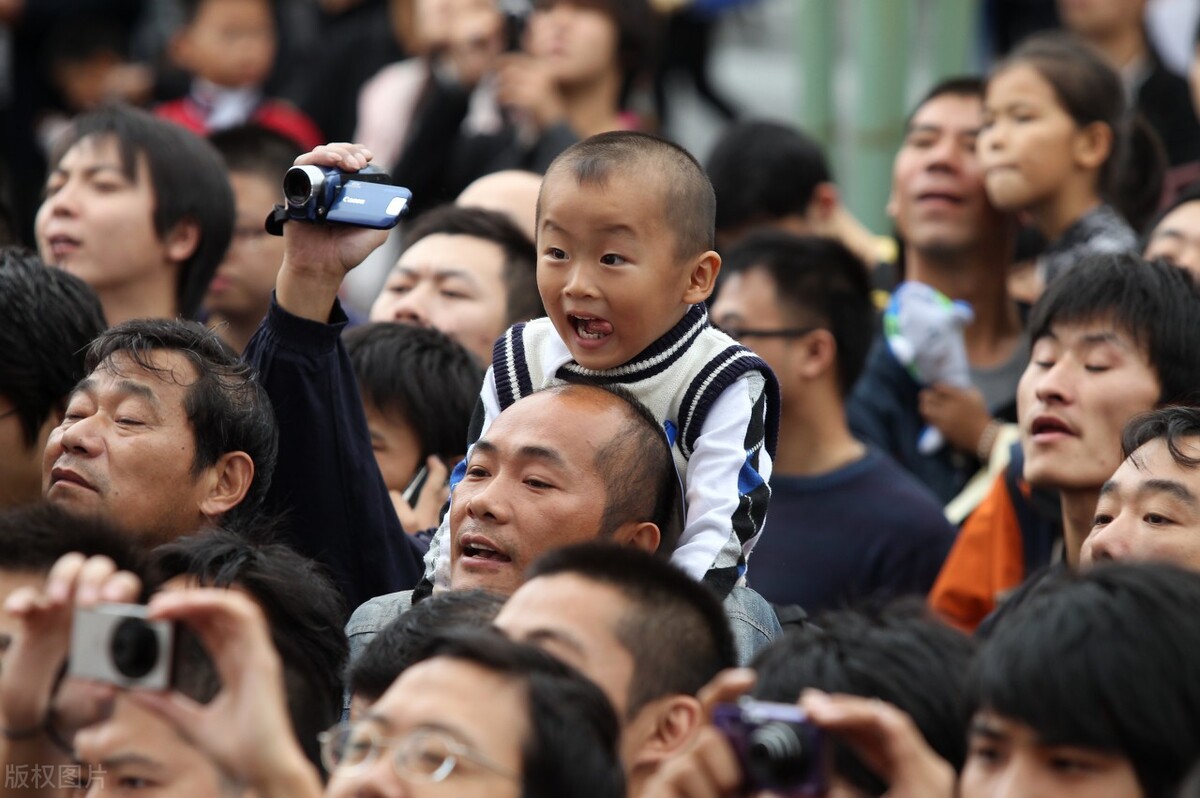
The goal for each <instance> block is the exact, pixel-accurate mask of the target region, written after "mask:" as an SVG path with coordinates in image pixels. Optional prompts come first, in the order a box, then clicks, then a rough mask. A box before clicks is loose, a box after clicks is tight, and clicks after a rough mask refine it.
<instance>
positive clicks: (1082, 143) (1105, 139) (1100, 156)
mask: <svg viewBox="0 0 1200 798" xmlns="http://www.w3.org/2000/svg"><path fill="white" fill-rule="evenodd" d="M1112 149H1113V131H1112V128H1111V127H1109V126H1108V125H1107V124H1106V123H1104V122H1092V123H1091V124H1090V125H1086V126H1084V127H1082V128H1080V129H1079V132H1077V133H1076V134H1075V146H1074V148H1073V154H1074V156H1075V163H1076V164H1078V165H1079V166H1081V167H1083V168H1084V169H1099V168H1100V167H1101V166H1103V165H1104V162H1105V161H1107V160H1108V157H1109V156H1110V155H1112Z"/></svg>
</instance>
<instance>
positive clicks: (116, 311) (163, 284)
mask: <svg viewBox="0 0 1200 798" xmlns="http://www.w3.org/2000/svg"><path fill="white" fill-rule="evenodd" d="M162 273H163V276H164V277H165V278H167V279H153V280H141V281H138V282H132V283H127V284H125V285H120V286H113V287H111V288H105V289H102V290H100V291H97V292H96V293H97V295H98V296H99V297H100V305H101V306H102V307H103V308H104V319H105V321H107V322H108V324H109V326H115V325H117V324H120V323H121V322H124V321H129V320H130V319H174V318H176V317H177V316H178V315H179V305H178V304H177V303H176V301H175V280H174V272H172V271H168V270H166V269H164V270H163V272H162Z"/></svg>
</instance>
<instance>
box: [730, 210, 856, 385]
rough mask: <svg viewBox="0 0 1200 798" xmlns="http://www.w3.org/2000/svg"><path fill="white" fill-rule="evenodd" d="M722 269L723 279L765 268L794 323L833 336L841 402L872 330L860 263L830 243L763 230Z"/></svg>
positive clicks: (837, 243) (732, 254) (732, 253)
mask: <svg viewBox="0 0 1200 798" xmlns="http://www.w3.org/2000/svg"><path fill="white" fill-rule="evenodd" d="M722 268H723V272H724V274H725V275H726V276H728V275H731V274H738V273H739V272H745V271H749V270H751V269H763V270H765V271H766V272H767V273H768V274H769V275H771V278H772V279H773V280H774V281H775V286H776V289H777V292H778V293H777V301H778V302H780V303H781V304H784V306H785V308H787V309H788V310H789V311H790V313H795V314H797V315H798V316H799V319H798V320H797V322H796V324H797V325H800V326H809V325H812V326H819V327H823V328H825V329H827V330H829V332H830V333H832V334H833V339H834V341H835V342H836V343H837V376H838V387H839V388H840V389H841V392H842V398H845V397H847V396H849V395H850V391H851V389H852V388H853V387H854V383H855V382H856V381H857V380H858V377H859V375H860V374H862V370H863V366H864V364H865V363H866V361H867V350H869V349H870V347H871V339H872V337H873V331H874V326H875V325H874V314H875V311H874V306H873V305H872V303H871V278H870V276H869V275H868V274H867V267H866V265H865V264H864V263H863V262H862V261H861V260H859V258H858V257H857V256H856V255H855V254H854V253H852V252H851V251H850V250H849V249H847V248H846V246H845V245H844V244H842V243H841V242H840V241H838V240H836V239H833V238H825V237H819V236H795V235H792V234H790V233H784V232H780V231H775V230H764V231H761V232H758V233H754V234H752V235H750V236H748V237H747V238H746V239H745V240H743V241H742V242H740V243H739V244H737V245H736V246H734V247H732V248H731V249H730V250H729V252H728V254H726V256H725V260H724V264H723V267H722ZM789 315H790V314H789Z"/></svg>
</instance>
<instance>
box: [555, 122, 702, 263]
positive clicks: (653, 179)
mask: <svg viewBox="0 0 1200 798" xmlns="http://www.w3.org/2000/svg"><path fill="white" fill-rule="evenodd" d="M559 171H562V172H564V173H566V174H568V175H571V176H573V177H574V178H575V181H576V182H577V184H578V185H580V186H584V185H597V186H604V185H605V184H606V183H607V182H608V181H609V180H610V179H612V178H613V177H615V176H616V175H621V176H623V177H624V178H626V179H632V180H636V181H638V182H639V183H640V184H641V185H642V186H643V187H644V188H645V190H647V191H657V192H658V201H659V203H660V205H661V210H662V218H663V220H664V221H665V222H666V224H667V227H668V228H669V229H670V230H671V232H672V234H674V236H675V252H676V255H677V256H678V257H680V258H691V257H692V256H694V255H699V254H700V253H702V252H705V251H706V250H710V249H712V248H713V240H714V236H715V232H714V231H715V225H716V213H717V210H716V206H717V198H716V194H715V193H714V192H713V187H712V183H710V182H709V180H708V175H707V174H705V172H704V168H703V167H702V166H700V163H699V162H698V161H697V160H696V159H695V158H694V157H693V156H692V154H691V153H690V152H688V151H687V150H685V149H684V148H683V147H680V146H679V145H678V144H675V143H673V142H670V141H667V140H666V139H664V138H660V137H658V136H652V135H650V134H649V133H638V132H636V131H630V130H616V131H611V132H609V133H599V134H597V135H595V136H591V137H590V138H586V139H584V140H583V141H580V142H578V143H576V144H573V145H571V146H570V147H568V148H567V149H566V150H564V151H563V152H562V153H561V154H560V155H559V156H558V157H557V158H555V159H554V161H553V162H552V163H551V164H550V166H549V168H548V169H546V177H547V178H548V177H550V176H551V175H552V174H554V173H556V172H559ZM545 192H546V180H545V179H543V180H542V189H541V191H540V192H539V193H538V204H537V218H538V223H539V227H540V225H541V218H542V196H543V195H544V194H545Z"/></svg>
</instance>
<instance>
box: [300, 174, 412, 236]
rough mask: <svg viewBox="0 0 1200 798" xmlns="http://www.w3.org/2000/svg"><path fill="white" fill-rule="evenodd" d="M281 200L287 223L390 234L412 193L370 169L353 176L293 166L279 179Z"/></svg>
mask: <svg viewBox="0 0 1200 798" xmlns="http://www.w3.org/2000/svg"><path fill="white" fill-rule="evenodd" d="M283 199H284V203H285V207H286V209H287V216H288V218H289V219H295V220H297V221H301V222H340V223H342V224H352V225H355V226H357V227H373V228H376V229H378V230H390V229H391V228H393V227H395V226H396V223H397V222H399V221H400V217H402V216H403V215H404V214H405V213H406V212H407V211H408V205H409V202H410V201H411V200H412V192H411V191H409V190H408V189H406V188H403V187H401V186H394V185H392V182H391V177H390V176H389V175H388V174H387V173H386V172H384V171H382V170H380V169H378V168H376V167H373V166H367V167H366V168H365V169H361V170H359V171H357V172H343V171H341V170H339V169H332V168H329V167H324V166H293V167H292V168H291V169H288V170H287V173H286V174H285V175H284V176H283Z"/></svg>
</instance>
